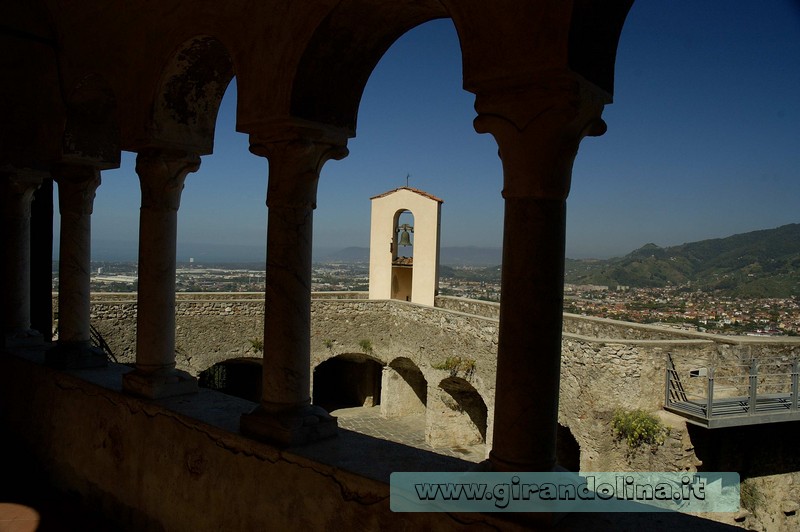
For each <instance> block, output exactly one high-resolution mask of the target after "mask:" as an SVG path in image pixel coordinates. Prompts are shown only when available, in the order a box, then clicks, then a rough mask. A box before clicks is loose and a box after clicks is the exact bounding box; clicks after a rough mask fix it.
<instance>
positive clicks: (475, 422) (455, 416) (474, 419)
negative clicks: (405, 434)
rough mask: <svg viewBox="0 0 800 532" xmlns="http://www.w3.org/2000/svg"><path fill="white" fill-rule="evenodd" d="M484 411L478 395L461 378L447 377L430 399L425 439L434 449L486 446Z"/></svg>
mask: <svg viewBox="0 0 800 532" xmlns="http://www.w3.org/2000/svg"><path fill="white" fill-rule="evenodd" d="M487 421H488V409H487V407H486V402H485V401H484V400H483V397H481V394H480V393H479V392H478V390H476V389H475V388H474V387H473V386H472V384H470V383H469V382H467V381H466V380H465V379H462V378H461V377H447V378H446V379H443V380H442V381H441V382H440V383H439V386H438V387H437V389H436V393H435V395H432V396H431V397H430V401H429V403H428V412H427V418H426V422H425V425H426V429H425V439H426V441H427V442H428V443H429V444H430V445H432V446H434V447H455V448H458V447H462V446H465V445H475V444H480V443H485V442H486V427H487Z"/></svg>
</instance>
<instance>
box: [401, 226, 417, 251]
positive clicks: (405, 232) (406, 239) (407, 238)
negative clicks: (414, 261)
mask: <svg viewBox="0 0 800 532" xmlns="http://www.w3.org/2000/svg"><path fill="white" fill-rule="evenodd" d="M397 230H398V231H402V233H400V243H399V244H398V245H400V246H406V247H407V246H411V245H412V244H411V235H410V234H409V230H411V231H412V232H413V231H414V228H413V227H411V226H410V225H408V224H403V225H401V226H400V227H398V228H397Z"/></svg>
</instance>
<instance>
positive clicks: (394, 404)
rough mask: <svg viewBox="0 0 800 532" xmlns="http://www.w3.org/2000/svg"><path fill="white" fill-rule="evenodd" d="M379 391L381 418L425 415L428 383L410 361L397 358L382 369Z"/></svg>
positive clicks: (404, 358)
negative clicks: (380, 393)
mask: <svg viewBox="0 0 800 532" xmlns="http://www.w3.org/2000/svg"><path fill="white" fill-rule="evenodd" d="M381 390H382V394H383V396H382V398H381V415H382V416H383V417H387V418H391V417H401V416H408V415H414V414H424V413H425V410H426V408H427V405H428V381H427V380H426V379H425V376H424V375H423V374H422V371H421V370H420V369H419V367H417V365H416V364H414V362H413V361H411V359H409V358H406V357H398V358H395V359H394V360H392V362H390V363H389V365H388V366H386V367H384V368H383V375H382V377H381Z"/></svg>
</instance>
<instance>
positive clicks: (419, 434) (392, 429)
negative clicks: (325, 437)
mask: <svg viewBox="0 0 800 532" xmlns="http://www.w3.org/2000/svg"><path fill="white" fill-rule="evenodd" d="M331 415H333V416H336V417H338V418H339V426H340V427H341V428H343V429H347V430H352V431H353V432H358V433H361V434H366V435H367V436H374V437H376V438H381V439H383V440H389V441H393V442H397V443H402V444H403V445H408V446H409V447H416V448H417V449H424V450H426V451H431V452H434V453H438V454H443V455H446V456H455V457H456V458H461V459H462V460H468V461H470V462H476V463H477V462H481V461H483V460H484V458H485V457H486V445H484V444H479V445H469V446H464V447H459V448H452V447H432V446H431V445H429V444H428V443H426V442H425V414H414V415H410V416H403V417H398V418H390V419H387V418H384V417H381V409H380V407H355V408H341V409H339V410H334V411H333V412H331Z"/></svg>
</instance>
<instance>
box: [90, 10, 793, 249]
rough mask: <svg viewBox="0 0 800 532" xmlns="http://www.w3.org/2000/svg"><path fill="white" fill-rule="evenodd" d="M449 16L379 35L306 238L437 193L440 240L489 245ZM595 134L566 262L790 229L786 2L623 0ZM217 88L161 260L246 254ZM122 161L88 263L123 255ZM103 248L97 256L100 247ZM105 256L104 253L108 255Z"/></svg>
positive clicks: (253, 220)
mask: <svg viewBox="0 0 800 532" xmlns="http://www.w3.org/2000/svg"><path fill="white" fill-rule="evenodd" d="M460 61H461V58H460V52H459V48H458V39H457V36H456V33H455V30H454V28H453V25H452V23H451V22H450V21H449V20H442V21H433V22H430V23H428V24H425V25H423V26H420V27H419V28H416V29H414V30H412V31H411V32H409V33H407V34H406V35H405V36H403V37H402V38H401V39H400V40H399V41H397V42H396V43H395V44H394V45H393V46H392V48H390V50H389V51H388V52H387V54H386V55H385V56H384V58H383V59H382V60H381V62H380V63H379V64H378V66H377V68H376V69H375V71H374V73H373V75H372V77H371V78H370V80H369V83H368V84H367V87H366V90H365V92H364V95H363V98H362V101H361V107H360V110H359V119H358V131H357V137H356V138H354V139H351V141H350V143H349V148H350V155H349V156H348V157H347V158H345V159H344V160H342V161H330V162H328V163H327V164H326V165H325V167H324V169H323V172H322V177H321V181H320V185H319V194H318V208H317V211H316V213H315V224H314V243H315V248H317V249H319V250H320V253H318V256H319V255H322V254H323V253H324V252H325V250H328V249H336V248H342V247H346V246H363V247H367V246H368V245H369V209H370V205H369V203H370V202H369V198H370V197H371V196H373V195H376V194H379V193H381V192H384V191H386V190H390V189H392V188H396V187H398V186H402V185H404V184H405V176H406V174H411V177H410V185H411V186H414V187H417V188H421V189H424V190H426V191H428V192H430V193H432V194H435V195H437V196H439V197H441V198H443V199H444V205H443V207H442V244H443V245H445V246H466V245H474V246H482V247H500V246H501V243H502V213H503V202H502V198H501V196H500V190H501V188H502V172H501V166H500V161H499V159H498V157H497V146H496V144H495V142H494V139H493V138H492V137H491V136H490V135H478V134H477V133H475V131H474V129H473V127H472V120H473V118H474V117H475V111H474V108H473V103H474V97H473V95H471V94H470V93H467V92H465V91H464V90H463V89H462V88H461V63H460ZM615 84H616V89H615V96H614V100H615V101H614V103H613V104H612V105H609V106H607V107H606V109H605V111H604V114H603V116H604V118H605V120H606V122H607V123H608V132H607V133H606V134H605V135H604V136H602V137H599V138H587V139H585V140H584V141H583V142H582V144H581V149H580V151H579V153H578V157H577V159H576V162H575V167H574V172H573V183H572V192H571V194H570V197H569V200H568V203H567V205H568V223H567V256H568V257H574V258H581V257H599V258H604V257H609V256H618V255H623V254H625V253H627V252H629V251H631V250H633V249H635V248H637V247H639V246H641V245H643V244H645V243H648V242H654V243H656V244H659V245H662V246H668V245H675V244H681V243H684V242H690V241H695V240H701V239H705V238H716V237H724V236H728V235H731V234H735V233H740V232H746V231H752V230H756V229H766V228H771V227H777V226H779V225H783V224H787V223H795V222H800V214H798V202H799V200H800V145H799V144H800V143H799V142H798V141H799V140H800V130H799V129H798V125H800V100H799V99H798V96H800V1H798V0H764V1H761V2H755V1H752V0H749V1H746V0H743V1H730V0H726V1H722V0H714V1H711V0H708V1H703V2H697V1H684V0H681V1H670V2H664V1H657V0H637V1H636V2H635V4H634V6H633V8H632V10H631V13H630V15H629V17H628V20H627V22H626V25H625V28H624V29H623V33H622V37H621V40H620V45H619V49H618V54H617V67H616V82H615ZM235 100H236V98H235V82H234V83H232V84H231V86H230V87H229V88H228V91H227V93H226V95H225V98H224V100H223V102H222V106H221V109H220V113H219V116H218V120H217V133H216V139H215V148H214V154H213V155H210V156H206V157H204V158H203V162H202V165H201V168H200V170H199V171H198V172H196V173H194V174H191V175H190V176H189V177H188V178H187V181H186V188H185V190H184V193H183V197H182V201H181V209H180V212H179V231H178V239H179V246H178V249H179V255H178V260H179V261H184V260H188V257H189V256H195V257H197V258H198V260H200V259H202V258H203V257H206V258H209V259H210V258H212V255H214V256H215V257H214V258H215V259H216V260H219V255H220V254H222V255H223V256H226V257H229V258H230V260H263V256H264V249H265V235H266V229H265V228H266V206H265V195H266V182H267V172H268V165H267V162H266V160H265V159H263V158H259V157H256V156H254V155H252V154H250V153H249V152H248V150H247V146H248V142H247V136H246V135H243V134H240V133H236V132H235V105H236V102H235ZM139 197H140V196H139V189H138V180H137V178H136V175H135V172H134V155H133V154H129V153H124V154H123V164H122V166H121V168H120V169H118V170H112V171H107V172H104V173H103V184H102V185H101V187H100V188H99V189H98V191H97V198H96V200H95V210H94V216H93V258H94V259H95V260H101V259H104V258H109V254H112V255H114V256H115V257H117V256H119V255H120V253H119V250H120V248H122V249H124V250H127V255H128V256H129V258H132V259H133V258H135V256H136V240H137V232H138V207H139ZM112 241H113V242H117V245H115V246H111V245H110V242H112ZM112 249H113V250H115V253H111V251H110V250H112Z"/></svg>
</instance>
